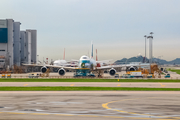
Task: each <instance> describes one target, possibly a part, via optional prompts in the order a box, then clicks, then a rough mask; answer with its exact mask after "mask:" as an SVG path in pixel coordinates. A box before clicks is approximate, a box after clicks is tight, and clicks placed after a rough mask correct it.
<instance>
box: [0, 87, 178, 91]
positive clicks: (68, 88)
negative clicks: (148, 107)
mask: <svg viewBox="0 0 180 120" xmlns="http://www.w3.org/2000/svg"><path fill="white" fill-rule="evenodd" d="M0 91H180V88H137V87H135V88H128V87H0Z"/></svg>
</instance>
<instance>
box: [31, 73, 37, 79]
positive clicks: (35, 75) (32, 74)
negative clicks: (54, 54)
mask: <svg viewBox="0 0 180 120" xmlns="http://www.w3.org/2000/svg"><path fill="white" fill-rule="evenodd" d="M38 77H39V74H38V73H31V74H29V78H38Z"/></svg>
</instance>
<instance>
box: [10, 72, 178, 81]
mask: <svg viewBox="0 0 180 120" xmlns="http://www.w3.org/2000/svg"><path fill="white" fill-rule="evenodd" d="M34 73H38V74H42V73H41V72H34ZM125 73H126V72H125V71H121V72H117V74H119V76H122V75H123V74H125ZM168 73H169V74H170V75H171V78H166V79H180V75H179V74H177V73H176V72H171V71H168ZM29 74H30V73H22V74H11V78H29ZM73 76H74V72H66V74H65V75H64V76H60V75H59V74H58V73H49V77H47V78H74V77H73ZM164 76H165V75H161V78H158V77H157V76H156V79H165V78H164ZM103 77H104V78H107V79H115V78H114V76H111V75H109V73H104V74H103ZM40 78H41V77H40ZM45 78H46V77H45ZM121 79H122V78H121Z"/></svg>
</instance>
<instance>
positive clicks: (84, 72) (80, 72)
mask: <svg viewBox="0 0 180 120" xmlns="http://www.w3.org/2000/svg"><path fill="white" fill-rule="evenodd" d="M74 77H96V76H95V75H94V74H93V73H91V71H90V69H85V68H84V69H76V71H75V73H74Z"/></svg>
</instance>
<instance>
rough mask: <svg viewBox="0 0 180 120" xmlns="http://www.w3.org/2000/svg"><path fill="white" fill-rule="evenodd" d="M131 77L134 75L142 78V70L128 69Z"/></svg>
mask: <svg viewBox="0 0 180 120" xmlns="http://www.w3.org/2000/svg"><path fill="white" fill-rule="evenodd" d="M130 74H131V77H133V78H134V77H136V78H139V77H141V78H143V75H142V72H141V71H130Z"/></svg>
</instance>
